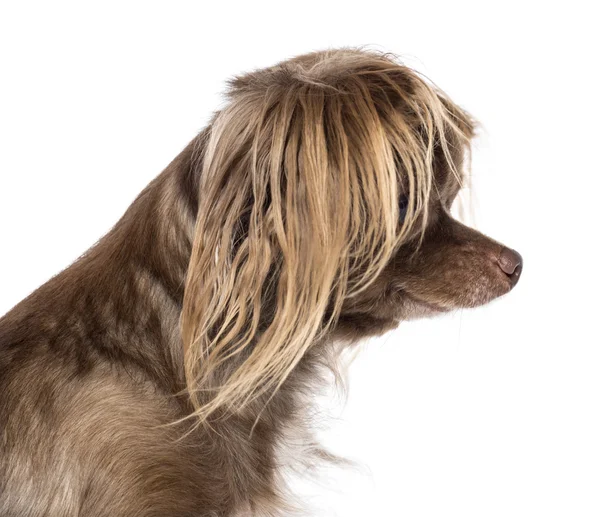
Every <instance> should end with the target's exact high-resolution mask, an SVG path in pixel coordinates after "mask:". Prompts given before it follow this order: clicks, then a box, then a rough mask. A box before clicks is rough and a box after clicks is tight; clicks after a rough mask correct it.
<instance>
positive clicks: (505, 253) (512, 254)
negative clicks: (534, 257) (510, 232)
mask: <svg viewBox="0 0 600 517" xmlns="http://www.w3.org/2000/svg"><path fill="white" fill-rule="evenodd" d="M498 265H499V266H500V269H501V270H502V271H504V272H505V273H506V274H507V275H508V276H509V278H510V279H511V281H512V284H513V286H514V285H515V284H516V283H517V282H518V281H519V277H520V276H521V271H522V270H523V257H521V255H519V254H518V253H517V252H516V251H515V250H511V249H510V248H502V251H500V255H498Z"/></svg>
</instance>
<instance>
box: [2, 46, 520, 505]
mask: <svg viewBox="0 0 600 517" xmlns="http://www.w3.org/2000/svg"><path fill="white" fill-rule="evenodd" d="M476 127H477V124H476V122H475V121H474V119H473V118H472V117H471V116H470V115H469V114H468V113H467V112H466V111H465V110H463V109H462V108H460V107H459V106H457V105H456V104H455V103H453V102H452V101H451V100H450V99H449V98H448V96H447V95H445V94H444V93H443V92H442V91H441V90H440V89H439V88H437V87H435V86H434V85H432V84H431V83H430V82H429V81H428V80H426V79H425V78H423V77H422V76H421V75H420V74H419V73H417V72H415V71H414V70H412V69H410V68H408V67H406V66H404V65H403V64H401V62H400V61H399V60H398V59H397V58H396V57H394V56H393V55H390V54H384V53H380V52H374V51H368V50H363V49H351V48H342V49H335V50H327V51H320V52H313V53H310V54H306V55H302V56H299V57H296V58H293V59H289V60H287V61H284V62H281V63H279V64H277V65H275V66H272V67H269V68H265V69H261V70H258V71H254V72H251V73H247V74H245V75H240V76H238V77H235V78H234V79H232V80H231V81H230V82H229V87H228V92H227V104H226V105H225V106H224V107H223V108H222V109H221V110H220V111H218V112H217V113H215V114H214V116H213V117H212V118H211V120H210V122H209V123H208V125H207V127H206V128H205V129H203V130H202V131H201V132H200V133H199V134H198V135H197V136H196V138H194V139H193V140H192V142H191V143H190V144H189V145H188V146H187V147H186V148H185V149H184V150H183V151H182V152H181V153H180V154H179V155H178V156H177V157H176V158H175V159H174V160H173V161H172V162H171V163H170V165H168V167H167V168H166V169H165V170H164V171H163V172H162V173H161V174H160V175H159V176H158V177H157V178H155V179H154V180H153V181H152V182H151V183H150V184H149V185H148V186H147V187H146V188H145V190H143V191H142V192H141V194H140V195H139V196H138V197H137V199H136V200H135V201H134V202H133V204H132V205H131V206H130V207H129V208H128V210H127V211H126V212H125V214H124V215H123V217H122V218H121V219H120V220H119V221H118V223H117V224H116V225H115V226H114V227H113V228H112V229H111V230H110V231H109V232H108V233H107V234H106V235H105V236H104V237H103V238H101V239H100V240H99V241H98V242H97V244H96V245H94V246H93V247H92V248H91V249H89V250H88V251H87V252H86V253H84V254H83V255H82V256H81V257H80V258H79V259H78V260H76V261H75V262H74V263H73V264H72V265H70V266H69V267H68V268H66V269H65V270H64V271H62V272H61V273H59V274H58V275H56V276H55V277H53V278H52V279H50V280H49V281H48V282H47V283H45V284H44V285H42V286H41V287H40V288H39V289H37V290H36V291H35V292H33V293H32V294H31V295H30V296H28V297H27V298H26V299H25V300H23V301H21V302H20V303H19V304H17V305H16V306H15V307H14V308H13V309H12V310H11V311H9V312H8V313H7V314H6V315H5V316H3V318H2V319H1V320H0V430H1V439H0V515H2V516H3V517H42V516H44V517H70V516H79V517H107V516H111V517H120V516H123V517H125V516H127V517H132V516H136V517H149V516H157V517H158V516H160V517H175V516H177V517H185V516H187V517H191V516H223V517H224V516H236V515H253V516H254V515H283V514H286V513H287V512H292V511H293V508H292V506H293V505H292V504H291V503H290V502H289V500H288V496H287V491H286V488H285V483H284V482H283V479H282V477H283V476H282V474H281V468H282V462H281V457H282V451H285V450H288V451H290V450H292V449H291V442H292V441H295V442H296V443H298V442H301V444H300V445H299V446H300V447H301V453H297V455H298V456H299V457H300V458H299V459H301V460H302V461H304V462H307V463H312V462H316V461H319V460H326V459H327V458H328V457H329V456H328V453H327V452H326V451H324V450H323V449H322V448H321V447H320V446H319V445H318V443H316V441H315V440H314V439H313V438H312V435H311V433H310V419H309V418H308V417H307V410H306V408H307V400H309V399H310V395H311V393H312V392H313V391H314V390H315V389H316V387H317V386H319V385H321V384H322V382H323V380H324V379H326V378H327V373H326V372H328V371H330V370H333V371H335V368H336V366H335V365H336V361H337V358H338V356H339V354H340V353H341V351H342V350H344V349H346V348H347V347H349V346H351V345H353V344H354V343H356V342H358V341H359V340H361V339H362V338H365V337H368V336H375V335H380V334H382V333H384V332H387V331H389V330H391V329H394V328H395V327H397V325H398V324H399V322H400V321H403V320H408V319H413V318H420V317H425V316H434V315H437V314H440V313H444V312H448V311H452V310H455V309H458V308H468V307H476V306H479V305H482V304H485V303H487V302H489V301H491V300H493V299H495V298H497V297H500V296H502V295H505V294H506V293H508V292H509V291H510V290H511V289H512V288H513V287H514V286H515V284H516V283H517V281H518V279H519V277H520V275H521V271H522V264H523V261H522V258H521V256H520V255H519V254H518V253H517V252H516V251H514V250H512V249H510V248H508V247H505V246H504V245H502V244H500V243H498V242H496V241H494V240H492V239H490V238H488V237H487V236H485V235H483V234H482V233H480V232H478V231H476V230H474V229H472V228H469V227H467V226H465V225H463V224H462V223H460V222H458V221H457V220H455V219H454V218H453V217H452V216H451V215H450V208H451V206H452V204H453V202H454V200H455V198H456V197H457V194H458V193H459V190H460V189H461V188H462V187H463V186H464V185H465V183H466V181H467V179H468V173H467V169H468V167H467V166H466V160H467V157H468V156H469V155H470V154H469V153H470V143H471V141H472V139H473V138H474V136H475V131H476ZM292 437H293V438H292ZM298 437H301V439H300V438H298ZM292 455H293V454H292Z"/></svg>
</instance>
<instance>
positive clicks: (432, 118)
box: [181, 49, 470, 421]
mask: <svg viewBox="0 0 600 517" xmlns="http://www.w3.org/2000/svg"><path fill="white" fill-rule="evenodd" d="M468 127H470V126H469V120H468V116H467V115H466V114H464V112H462V111H461V110H460V109H459V108H458V107H456V106H455V105H454V104H452V103H451V101H449V100H448V99H447V98H446V97H445V96H444V95H443V94H442V93H441V92H440V91H439V90H438V89H436V88H435V87H434V86H432V85H431V84H430V83H429V82H427V81H426V80H424V79H423V78H422V77H421V76H420V75H418V74H417V73H416V72H414V71H412V70H410V69H409V68H406V67H405V66H403V65H401V64H399V63H398V62H397V61H396V60H395V59H394V58H393V57H391V56H389V55H383V54H378V53H374V52H367V51H363V50H351V49H343V50H332V51H325V52H317V53H313V54H308V55H305V56H301V57H299V58H295V59H292V60H289V61H285V62H283V63H280V64H278V65H276V66H274V67H271V68H268V69H264V70H260V71H257V72H254V73H250V74H247V75H245V76H241V77H238V78H236V79H234V80H233V81H231V82H230V89H229V92H228V104H227V105H226V107H225V108H224V109H223V110H221V111H220V112H219V113H218V114H217V115H216V117H215V118H214V120H213V122H212V125H211V128H210V135H209V137H208V141H207V143H206V147H205V148H204V149H203V166H202V170H201V178H200V192H199V210H198V216H197V222H196V228H195V237H194V243H193V250H192V255H191V260H190V264H189V269H188V274H187V280H186V287H185V298H184V308H183V312H182V316H181V326H182V337H183V342H184V349H185V375H186V382H187V387H188V391H189V394H190V397H191V400H192V402H193V404H194V407H195V415H196V416H197V417H198V418H199V420H200V421H204V420H205V419H206V418H207V417H208V416H209V415H211V414H212V413H214V412H215V411H217V410H219V411H221V410H224V411H225V412H235V411H239V410H240V409H241V408H243V407H244V406H246V405H247V404H248V403H250V402H252V401H253V400H255V399H257V398H258V397H261V396H263V395H266V396H267V397H268V396H271V395H272V394H273V393H275V392H276V391H277V389H278V388H280V387H281V385H282V383H283V382H284V381H285V379H286V378H287V377H288V376H289V374H290V372H292V370H293V369H294V367H295V366H296V365H297V364H298V362H299V361H300V360H301V358H302V357H303V355H304V354H305V352H306V351H307V350H308V349H309V347H311V346H313V345H314V344H315V343H317V342H318V341H319V340H321V339H322V338H324V337H325V336H326V334H327V331H328V330H329V329H330V328H331V327H332V325H334V324H335V321H336V318H337V317H338V315H339V313H340V309H341V307H342V303H343V301H344V299H346V298H348V297H352V296H356V295H357V294H358V293H360V291H361V290H362V289H364V288H365V287H366V286H368V285H369V283H370V282H372V281H373V279H375V278H376V277H377V275H378V274H379V273H380V272H381V271H382V269H383V268H384V267H385V266H386V264H387V263H388V262H389V260H390V258H391V257H392V256H393V254H394V251H395V250H396V249H397V248H398V246H400V245H402V243H403V242H405V240H406V239H407V238H408V237H409V235H411V233H414V231H415V229H419V231H420V228H421V226H422V225H424V224H425V222H426V220H427V211H428V207H429V203H428V201H429V198H430V194H431V190H432V178H433V173H432V166H433V155H434V148H435V147H436V146H440V147H441V150H442V151H443V153H444V155H445V156H446V157H447V158H448V160H447V161H448V163H450V164H452V163H453V161H452V160H451V159H450V156H451V150H450V145H451V144H450V143H449V142H453V141H456V138H457V135H458V138H459V139H460V141H461V142H463V141H464V142H465V143H466V142H467V141H468V138H469V136H470V135H468V134H467V133H468V131H467V130H466V129H465V128H468ZM450 134H451V135H452V138H449V136H448V135H450ZM454 172H456V171H454ZM403 193H404V194H405V195H407V197H408V207H407V211H406V216H405V217H404V220H403V221H401V220H400V214H399V198H400V195H401V194H403Z"/></svg>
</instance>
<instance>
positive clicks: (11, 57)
mask: <svg viewBox="0 0 600 517" xmlns="http://www.w3.org/2000/svg"><path fill="white" fill-rule="evenodd" d="M591 5H592V2H587V3H583V2H576V1H571V2H565V3H556V2H493V3H492V2H482V1H479V2H472V3H467V2H451V1H446V2H439V3H434V2H431V1H425V2H417V1H414V0H413V1H411V2H402V1H394V2H377V1H369V2H361V3H353V2H351V1H347V2H344V3H341V2H339V3H338V2H325V1H319V2H312V1H302V2H285V1H283V0H282V1H280V2H273V3H266V2H262V3H261V2H244V3H240V4H239V5H236V4H235V3H233V2H229V1H228V2H221V3H219V2H212V3H211V4H210V5H209V4H208V2H200V1H197V2H183V1H170V2H162V3H161V4H156V3H153V2H148V1H146V2H107V1H104V2H93V3H92V2H78V3H75V2H73V3H72V4H67V3H64V2H27V1H19V2H9V1H6V0H5V1H3V2H2V4H1V7H0V53H1V54H0V56H1V57H0V59H1V61H0V75H1V80H0V246H1V252H0V285H1V289H0V313H4V312H6V311H7V310H8V309H9V308H10V307H11V306H12V305H14V304H15V303H16V302H17V301H19V300H20V299H21V298H23V297H24V296H25V295H27V294H28V293H29V292H30V291H32V290H33V289H35V288H36V287H37V286H38V285H39V284H41V283H42V282H44V281H45V280H46V279H48V278H49V277H50V276H51V275H53V274H54V273H56V272H58V271H59V270H60V269H62V268H63V267H65V266H66V265H67V264H68V263H70V262H71V261H72V260H73V259H75V258H76V257H77V256H78V255H79V254H80V253H81V252H83V251H84V250H85V249H86V248H87V247H88V246H90V245H91V244H92V243H93V242H95V241H96V240H97V238H98V237H99V236H100V235H102V234H103V233H104V232H105V231H106V230H107V229H108V228H109V227H110V226H111V225H112V224H113V223H114V222H115V221H116V220H117V219H118V217H119V216H120V215H121V214H122V212H123V211H124V210H125V209H126V207H127V206H128V204H129V203H130V202H131V201H132V200H133V198H134V197H135V195H136V194H137V193H138V192H139V191H140V190H141V189H142V188H143V187H144V186H145V185H146V184H147V183H148V182H149V181H150V180H151V179H152V178H153V177H154V176H155V175H156V174H158V173H159V172H160V171H161V170H162V168H163V167H164V166H165V165H166V164H167V163H168V162H169V161H170V160H171V159H172V158H173V157H174V156H175V155H176V154H177V153H178V152H179V151H180V150H181V149H182V148H183V147H184V146H185V144H186V143H187V142H188V141H189V140H191V139H192V138H193V137H194V135H195V134H196V132H197V131H198V130H200V129H201V128H202V126H203V124H204V123H205V122H206V120H207V118H208V117H209V115H210V114H211V113H212V111H213V110H215V109H216V108H218V106H219V105H220V103H221V97H220V96H219V94H220V92H221V91H222V89H223V87H224V80H225V79H226V78H227V77H229V76H231V75H232V74H235V73H239V72H242V71H244V70H249V69H253V68H256V67H262V66H266V65H270V64H273V63H275V62H276V61H278V60H280V59H283V58H287V57H291V56H293V55H296V54H299V53H303V52H307V51H311V50H317V49H323V48H326V47H335V46H341V45H369V46H370V47H371V48H375V49H381V50H387V51H392V52H395V53H398V54H400V55H402V56H404V59H405V61H406V62H407V63H408V64H410V65H412V66H414V67H416V68H417V69H419V70H420V71H422V72H424V73H425V74H427V75H428V76H429V77H430V78H431V79H432V80H434V81H435V82H436V83H437V84H438V85H439V86H440V87H442V88H443V89H445V90H446V91H447V92H448V93H449V94H450V96H451V97H452V98H453V99H454V100H455V101H457V102H458V103H459V104H461V105H462V106H464V107H465V108H466V109H468V110H469V111H470V112H471V113H473V114H474V115H475V116H476V117H477V118H478V119H479V120H480V121H481V122H482V124H483V126H484V129H485V131H484V133H483V135H482V137H481V138H480V139H479V140H478V142H477V144H476V147H475V156H474V163H473V165H474V174H475V182H474V190H475V202H474V209H475V210H474V211H475V215H476V224H477V227H478V228H479V229H481V230H482V231H484V232H485V233H488V234H489V235H491V236H493V237H494V238H496V239H498V240H501V241H503V242H505V243H506V244H507V245H509V246H511V247H514V248H516V249H517V250H519V251H520V252H521V253H522V255H523V256H524V263H525V267H524V272H523V276H522V279H521V282H520V283H519V285H518V286H517V287H516V289H515V290H514V292H513V293H511V294H510V295H509V296H508V297H506V298H504V299H502V300H499V301H497V302H495V303H493V304H491V305H490V306H488V307H485V308H481V309H478V310H473V311H464V312H459V313H456V314H454V315H452V316H448V317H445V318H442V319H438V320H430V321H422V322H416V323H409V324H403V325H402V326H401V328H400V329H398V330H397V331H395V332H392V333H390V334H388V335H387V336H385V337H384V338H382V339H379V340H373V341H371V342H369V343H366V344H365V346H364V352H363V353H362V354H361V355H360V356H359V357H358V359H357V360H356V361H355V362H354V364H353V366H352V368H351V372H350V373H351V375H350V376H351V382H350V395H349V399H348V403H347V404H346V407H345V410H344V411H342V410H341V409H337V410H336V411H335V412H334V414H335V416H336V417H337V419H336V420H335V421H334V422H333V426H332V428H331V429H330V431H329V432H327V433H324V439H325V441H326V442H327V443H328V444H330V445H331V446H332V447H333V449H334V450H335V451H336V452H339V453H342V454H345V455H347V456H349V457H351V458H354V459H356V460H358V461H360V462H361V463H362V464H363V465H364V467H363V469H362V470H360V471H358V470H351V471H345V472H344V471H341V472H338V471H336V472H331V473H330V485H331V486H332V487H333V490H327V489H326V488H315V487H313V488H314V494H315V495H314V499H313V502H314V503H315V505H316V506H317V507H318V508H320V510H318V511H315V513H314V514H315V515H321V516H327V517H329V516H335V515H339V516H343V517H353V516H357V517H358V516H361V517H364V516H376V515H379V516H394V517H395V516H402V517H416V516H436V517H438V516H449V515H452V516H453V515H457V516H461V517H467V516H473V517H481V516H486V517H487V516H511V517H514V516H527V517H530V516H538V515H539V516H550V515H552V516H559V515H560V516H598V515H600V413H599V403H600V350H599V345H600V339H599V337H598V325H597V323H598V301H597V296H598V295H597V293H598V292H599V290H600V282H599V281H598V255H597V253H598V246H597V238H598V215H597V208H596V206H597V195H598V189H599V187H600V181H599V179H598V175H599V173H600V170H599V165H598V136H599V134H598V133H599V130H598V128H599V123H598V121H599V120H600V118H599V116H600V109H599V92H600V84H599V80H598V75H597V74H598V48H600V43H599V41H598V36H597V34H598V32H597V16H596V15H594V14H593V13H592V10H591V7H590V6H591ZM367 467H368V468H367ZM331 486H330V488H331Z"/></svg>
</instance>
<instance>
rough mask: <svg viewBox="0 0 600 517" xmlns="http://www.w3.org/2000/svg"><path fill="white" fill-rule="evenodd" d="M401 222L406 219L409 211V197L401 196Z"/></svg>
mask: <svg viewBox="0 0 600 517" xmlns="http://www.w3.org/2000/svg"><path fill="white" fill-rule="evenodd" d="M399 208H400V222H403V221H404V219H406V212H407V211H408V197H406V196H402V197H401V198H400V206H399Z"/></svg>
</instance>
